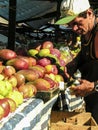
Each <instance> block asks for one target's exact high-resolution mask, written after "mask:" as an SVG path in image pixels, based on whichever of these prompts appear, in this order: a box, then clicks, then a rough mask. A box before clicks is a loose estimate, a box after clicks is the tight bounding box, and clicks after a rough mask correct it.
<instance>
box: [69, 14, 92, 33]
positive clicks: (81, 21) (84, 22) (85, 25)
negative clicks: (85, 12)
mask: <svg viewBox="0 0 98 130" xmlns="http://www.w3.org/2000/svg"><path fill="white" fill-rule="evenodd" d="M68 25H69V26H70V27H71V28H72V30H73V31H74V32H76V33H77V34H80V35H85V34H87V33H88V32H89V31H90V27H91V19H90V18H89V17H88V16H87V18H83V17H76V18H75V19H74V20H73V21H71V22H70V23H69V24H68Z"/></svg>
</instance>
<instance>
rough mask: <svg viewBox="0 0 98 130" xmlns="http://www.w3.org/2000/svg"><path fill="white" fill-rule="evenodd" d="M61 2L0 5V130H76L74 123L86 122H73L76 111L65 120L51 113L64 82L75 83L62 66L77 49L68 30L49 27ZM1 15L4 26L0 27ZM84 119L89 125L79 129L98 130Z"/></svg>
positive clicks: (13, 2) (14, 2) (63, 88)
mask: <svg viewBox="0 0 98 130" xmlns="http://www.w3.org/2000/svg"><path fill="white" fill-rule="evenodd" d="M60 3H61V0H59V1H52V0H47V1H44V0H43V1H42V0H39V1H31V0H30V1H29V2H27V1H26V0H21V1H20V0H14V1H13V0H9V1H8V0H4V1H3V0H2V1H0V5H1V6H0V26H1V29H0V130H7V129H8V130H58V128H60V129H62V130H63V126H64V130H65V127H66V130H69V129H72V130H73V128H72V127H74V129H75V130H76V128H77V129H79V128H80V127H79V126H78V127H77V126H75V123H77V124H78V123H79V122H81V120H82V121H83V120H84V118H82V119H81V120H80V116H81V115H80V116H79V122H76V121H77V120H78V117H77V115H76V113H75V114H74V113H72V115H71V116H70V114H71V113H68V115H67V117H69V116H70V118H68V119H67V117H66V114H67V112H64V113H63V114H62V115H61V113H62V112H63V111H62V112H61V111H58V112H54V111H52V110H53V108H55V105H57V106H56V107H59V108H58V110H63V109H62V103H61V104H59V103H58V102H57V101H58V99H59V98H62V90H65V89H67V88H68V87H69V86H68V85H70V84H67V81H68V80H71V83H73V82H74V79H68V78H67V77H66V75H65V66H66V64H67V63H68V62H70V61H71V60H72V59H73V58H74V57H75V56H76V55H77V54H78V52H79V51H80V48H78V47H75V46H73V45H72V44H73V42H74V43H76V36H75V37H74V35H73V32H72V30H71V29H70V28H66V27H64V26H63V29H62V27H61V26H59V27H58V26H55V25H54V24H53V23H54V22H53V21H54V20H55V19H57V18H58V17H59V16H56V14H55V13H56V11H57V12H58V13H57V14H59V10H58V9H57V8H59V7H60ZM16 5H17V7H16ZM9 7H10V8H9ZM33 7H34V8H33ZM16 8H17V11H16ZM1 17H2V19H3V18H4V19H5V20H6V21H7V22H6V24H5V23H3V24H2V23H1ZM4 19H3V20H4ZM5 20H4V21H5ZM44 24H45V26H44ZM45 30H48V31H45ZM49 30H50V31H49ZM35 35H36V36H35ZM72 37H73V39H72ZM74 38H75V39H74ZM78 39H79V41H78V42H80V38H78ZM60 94H61V95H60ZM64 94H65V93H64ZM79 101H80V102H82V101H83V100H81V99H79ZM56 103H58V104H56ZM59 105H61V106H59ZM65 105H66V104H65ZM73 107H74V106H73ZM69 109H70V108H69ZM73 114H74V117H72V116H73ZM55 116H57V117H56V118H55ZM83 116H84V115H83ZM59 117H60V118H59ZM84 117H85V116H84ZM61 118H63V119H65V118H66V119H67V120H66V121H67V122H66V121H65V120H63V122H61V121H62V119H61ZM75 119H76V120H75ZM59 121H60V122H61V123H59ZM86 121H87V125H91V126H90V127H89V126H87V127H86V128H85V126H84V127H81V128H83V129H85V130H88V129H92V130H93V128H92V124H93V126H94V128H95V129H96V128H97V129H98V127H96V126H97V124H96V122H95V121H94V120H93V118H92V117H91V115H90V114H89V115H88V120H86ZM54 123H55V124H54ZM68 123H69V124H68ZM88 123H89V124H88ZM73 124H74V125H73ZM84 124H85V123H84ZM84 124H83V123H82V125H84ZM50 125H51V126H50ZM69 125H70V126H72V127H69ZM79 125H80V124H79ZM57 126H58V127H57ZM54 127H55V128H54ZM83 129H82V130H83ZM95 129H94V130H95Z"/></svg>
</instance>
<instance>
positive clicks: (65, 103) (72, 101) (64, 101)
mask: <svg viewBox="0 0 98 130" xmlns="http://www.w3.org/2000/svg"><path fill="white" fill-rule="evenodd" d="M58 100H59V101H58V106H59V109H60V110H67V111H69V112H73V111H75V110H76V109H80V108H81V107H82V106H83V105H84V103H85V102H84V98H83V97H77V96H75V95H74V94H72V93H71V91H70V89H69V88H66V90H63V91H60V93H59V97H58Z"/></svg>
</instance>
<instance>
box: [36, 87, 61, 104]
mask: <svg viewBox="0 0 98 130" xmlns="http://www.w3.org/2000/svg"><path fill="white" fill-rule="evenodd" d="M58 93H59V88H58V87H57V88H54V89H52V90H48V91H38V92H37V94H36V98H40V99H42V100H43V101H44V102H47V101H48V100H50V99H51V98H53V97H54V96H55V95H56V94H58Z"/></svg>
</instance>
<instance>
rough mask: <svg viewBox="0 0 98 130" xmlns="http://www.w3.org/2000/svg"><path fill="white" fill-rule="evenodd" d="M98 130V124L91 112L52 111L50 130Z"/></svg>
mask: <svg viewBox="0 0 98 130" xmlns="http://www.w3.org/2000/svg"><path fill="white" fill-rule="evenodd" d="M63 129H64V130H98V126H97V123H96V122H95V120H94V119H93V117H92V116H91V113H89V112H82V113H76V112H66V111H65V112H63V111H52V112H51V118H50V130H63Z"/></svg>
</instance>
